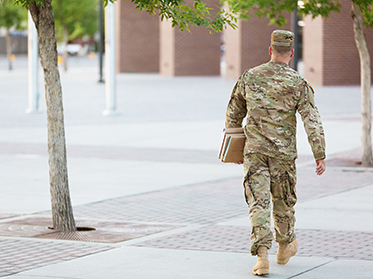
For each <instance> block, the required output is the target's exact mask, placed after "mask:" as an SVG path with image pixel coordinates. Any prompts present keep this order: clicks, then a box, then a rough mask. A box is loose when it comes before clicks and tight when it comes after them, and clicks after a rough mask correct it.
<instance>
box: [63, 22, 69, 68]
mask: <svg viewBox="0 0 373 279" xmlns="http://www.w3.org/2000/svg"><path fill="white" fill-rule="evenodd" d="M63 42H64V44H65V50H64V52H63V67H64V70H65V72H67V59H68V58H69V54H68V53H67V44H68V42H69V40H68V34H67V27H66V26H64V27H63Z"/></svg>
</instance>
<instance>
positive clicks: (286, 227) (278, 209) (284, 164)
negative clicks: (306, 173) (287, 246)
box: [244, 153, 297, 256]
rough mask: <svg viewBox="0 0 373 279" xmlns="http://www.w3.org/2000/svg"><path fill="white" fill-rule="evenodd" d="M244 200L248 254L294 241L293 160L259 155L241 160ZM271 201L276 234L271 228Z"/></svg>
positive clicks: (252, 155) (294, 195)
mask: <svg viewBox="0 0 373 279" xmlns="http://www.w3.org/2000/svg"><path fill="white" fill-rule="evenodd" d="M244 168H245V176H244V188H245V198H246V202H247V204H248V206H249V217H250V221H251V249H250V251H251V254H252V255H254V256H255V255H256V253H257V252H256V251H257V249H258V247H259V246H266V247H267V248H268V249H270V248H271V246H272V240H273V238H274V240H275V241H276V242H278V243H290V242H292V241H294V240H295V233H294V224H295V217H294V214H295V210H294V205H295V203H296V202H297V196H296V193H295V184H296V169H295V160H289V161H285V160H278V159H276V158H273V157H268V156H266V155H262V154H257V153H256V154H246V155H245V156H244ZM271 199H272V208H273V220H274V229H275V232H274V233H272V232H271V229H270V225H271Z"/></svg>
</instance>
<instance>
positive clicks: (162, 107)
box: [0, 57, 373, 279]
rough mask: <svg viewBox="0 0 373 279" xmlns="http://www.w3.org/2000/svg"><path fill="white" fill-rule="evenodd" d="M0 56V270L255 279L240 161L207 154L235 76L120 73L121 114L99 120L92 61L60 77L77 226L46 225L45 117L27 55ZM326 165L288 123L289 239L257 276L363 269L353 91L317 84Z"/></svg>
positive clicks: (334, 274)
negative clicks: (34, 102)
mask: <svg viewBox="0 0 373 279" xmlns="http://www.w3.org/2000/svg"><path fill="white" fill-rule="evenodd" d="M5 63H6V62H5V58H3V57H0V88H1V91H0V98H1V102H0V120H1V121H0V166H1V169H2V171H1V172H0V181H1V192H2V195H1V196H0V277H2V276H3V277H7V278H18V279H23V278H25V279H26V278H41V279H42V278H69V279H82V278H89V279H92V278H100V279H102V278H131V279H132V278H133V279H143V278H152V279H153V278H154V279H157V278H162V279H164V278H170V279H174V278H188V279H189V278H193V279H194V278H201V279H202V278H203V279H205V278H234V279H239V278H253V277H254V276H253V275H252V274H251V268H252V266H253V265H254V264H255V261H256V258H255V257H252V256H251V255H250V254H249V245H250V239H249V233H250V223H249V220H248V218H247V207H246V205H245V202H244V198H243V193H242V192H243V191H242V183H241V181H242V172H243V170H242V166H236V165H231V164H226V165H225V164H221V163H220V162H219V161H218V159H217V153H218V149H219V146H220V140H221V135H222V128H223V126H224V117H225V115H224V114H225V107H226V104H227V102H228V98H229V94H230V91H231V89H232V87H233V85H234V81H225V80H223V79H221V78H220V77H177V78H168V77H161V76H159V75H157V74H118V76H117V82H118V84H117V90H118V91H117V93H118V111H119V112H120V115H119V116H115V117H105V116H102V114H101V113H102V111H103V110H104V109H105V86H104V85H103V84H99V83H97V80H98V69H97V67H96V65H97V64H98V63H97V61H94V60H89V59H87V58H72V59H71V61H70V66H71V68H70V70H69V71H68V72H67V73H65V72H61V79H62V82H63V84H62V87H63V94H64V109H65V124H66V141H67V150H68V169H69V185H70V192H71V198H72V202H73V205H74V214H75V218H76V220H77V223H78V225H79V226H81V227H94V228H95V229H96V230H95V231H81V232H77V233H75V234H73V235H66V234H65V235H64V234H53V233H51V231H50V230H48V228H47V227H48V226H51V224H50V223H51V221H50V212H49V210H50V197H49V183H48V157H47V151H46V150H47V148H46V137H47V135H46V113H45V99H44V93H43V92H44V90H43V81H42V74H41V73H40V94H41V95H40V110H41V113H39V114H32V115H28V114H25V110H26V108H27V61H26V58H24V57H23V58H22V57H18V58H17V59H16V60H15V63H14V70H13V71H12V72H8V71H6V64H5ZM315 90H316V97H315V99H316V103H317V105H318V107H319V110H320V112H321V115H322V118H323V123H324V128H325V132H326V138H327V156H328V168H327V172H326V173H325V174H324V175H323V176H321V177H317V176H316V175H314V162H313V160H312V154H311V151H310V148H309V146H308V143H307V137H306V135H305V133H304V130H303V128H302V123H301V121H299V129H298V151H299V160H298V204H297V206H296V211H297V223H296V229H297V237H298V240H299V242H300V249H299V252H298V254H297V256H295V257H294V258H292V259H291V260H290V262H289V263H288V264H287V265H285V266H279V265H277V264H276V262H275V253H276V249H277V247H276V244H274V245H273V248H272V249H271V251H270V264H271V266H270V272H271V274H270V275H269V276H267V278H302V279H303V278H317V279H319V278H338V279H344V278H346V279H350V278H372V274H373V225H372V223H371V222H370V220H371V219H372V214H373V205H372V203H371V199H370V197H371V196H372V195H373V171H372V169H367V168H361V167H359V165H358V164H356V162H357V161H358V160H359V158H360V154H359V147H360V91H359V90H360V89H359V87H356V86H351V87H319V88H317V87H316V88H315Z"/></svg>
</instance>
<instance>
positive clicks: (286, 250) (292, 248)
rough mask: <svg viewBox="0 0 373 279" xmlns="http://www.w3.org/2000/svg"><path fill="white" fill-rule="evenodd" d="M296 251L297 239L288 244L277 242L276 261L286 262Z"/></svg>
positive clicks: (279, 262)
mask: <svg viewBox="0 0 373 279" xmlns="http://www.w3.org/2000/svg"><path fill="white" fill-rule="evenodd" d="M297 251H298V241H297V240H294V241H293V242H291V243H288V244H286V243H285V244H281V243H279V244H278V250H277V263H278V264H287V262H288V261H289V260H290V258H291V257H292V256H294V255H295V254H296V253H297Z"/></svg>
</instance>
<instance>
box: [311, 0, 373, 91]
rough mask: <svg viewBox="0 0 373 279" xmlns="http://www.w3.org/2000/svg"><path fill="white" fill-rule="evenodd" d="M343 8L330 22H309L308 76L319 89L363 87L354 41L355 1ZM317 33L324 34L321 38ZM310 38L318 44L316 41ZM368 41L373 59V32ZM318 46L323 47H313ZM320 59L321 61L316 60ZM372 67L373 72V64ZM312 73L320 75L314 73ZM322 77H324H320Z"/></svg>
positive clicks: (367, 35)
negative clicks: (359, 85) (353, 9)
mask: <svg viewBox="0 0 373 279" xmlns="http://www.w3.org/2000/svg"><path fill="white" fill-rule="evenodd" d="M341 4H342V6H341V9H340V10H341V11H340V13H332V14H330V16H329V18H328V19H326V20H321V19H317V20H316V21H310V20H309V19H308V20H307V21H306V26H305V27H304V31H305V32H304V53H305V59H304V66H305V76H306V78H307V79H308V80H309V81H310V82H311V83H314V84H315V85H358V84H360V60H359V54H358V51H357V48H356V43H355V40H354V32H353V23H352V18H351V1H347V0H344V1H341ZM320 22H321V24H322V27H321V28H320V26H319V25H320ZM315 29H317V30H320V31H319V32H321V33H320V34H319V35H318V36H317V35H315V34H314V33H315ZM310 38H314V39H315V40H314V41H312V40H311V39H310ZM365 38H366V41H367V45H368V48H369V52H370V56H371V57H373V30H372V29H366V30H365ZM316 42H317V43H318V44H319V45H320V46H319V47H315V46H314V45H312V44H315V43H316ZM316 57H318V58H317V59H315V58H316ZM320 59H321V60H322V61H321V62H320V61H319V60H320ZM371 65H372V70H373V64H371ZM310 69H313V70H314V71H315V72H316V73H317V74H314V73H312V72H311V71H310ZM320 73H321V77H320V76H318V75H320ZM372 77H373V71H372Z"/></svg>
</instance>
